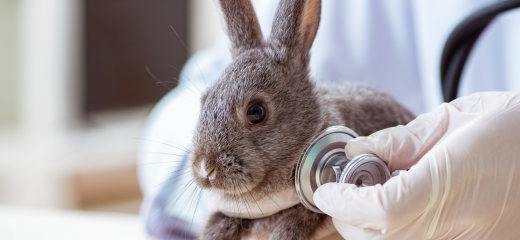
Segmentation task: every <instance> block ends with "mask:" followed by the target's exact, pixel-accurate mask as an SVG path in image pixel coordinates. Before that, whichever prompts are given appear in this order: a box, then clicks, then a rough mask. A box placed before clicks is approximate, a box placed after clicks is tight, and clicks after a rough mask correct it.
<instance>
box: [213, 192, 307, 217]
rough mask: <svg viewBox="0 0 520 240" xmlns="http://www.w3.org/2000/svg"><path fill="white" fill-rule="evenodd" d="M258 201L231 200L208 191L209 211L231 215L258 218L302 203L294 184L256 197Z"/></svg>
mask: <svg viewBox="0 0 520 240" xmlns="http://www.w3.org/2000/svg"><path fill="white" fill-rule="evenodd" d="M255 201H256V203H244V202H243V201H238V203H237V201H229V200H226V199H223V198H222V197H221V195H220V194H218V193H215V192H209V193H208V212H210V213H213V212H217V211H218V212H221V213H223V214H225V215H227V216H230V217H239V218H246V219H257V218H263V217H267V216H270V215H273V214H275V213H277V212H279V211H282V210H284V209H287V208H290V207H293V206H295V205H297V204H299V203H300V199H299V198H298V194H296V189H295V188H294V186H292V187H290V188H289V189H285V190H284V191H280V192H277V193H274V194H270V195H269V196H265V197H262V198H260V199H255Z"/></svg>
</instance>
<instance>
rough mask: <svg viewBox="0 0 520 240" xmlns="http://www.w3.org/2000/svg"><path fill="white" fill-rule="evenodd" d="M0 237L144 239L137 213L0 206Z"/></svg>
mask: <svg viewBox="0 0 520 240" xmlns="http://www.w3.org/2000/svg"><path fill="white" fill-rule="evenodd" d="M0 239H1V240H26V239H27V240H29V239H30V240H36V239H38V240H46V239H52V240H62V239H63V240H65V239H66V240H83V239H88V240H105V239H107V240H108V239H117V240H144V239H146V240H148V239H150V240H151V239H152V238H150V237H148V236H147V235H146V233H145V231H144V226H143V224H142V222H141V220H140V219H139V216H137V215H130V214H116V213H98V212H81V211H68V210H49V209H27V208H16V207H9V206H0Z"/></svg>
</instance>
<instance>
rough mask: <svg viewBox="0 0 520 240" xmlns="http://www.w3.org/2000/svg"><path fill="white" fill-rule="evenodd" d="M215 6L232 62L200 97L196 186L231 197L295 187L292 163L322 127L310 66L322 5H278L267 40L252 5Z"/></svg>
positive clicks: (223, 0) (224, 1) (304, 1)
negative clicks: (292, 185) (228, 41)
mask: <svg viewBox="0 0 520 240" xmlns="http://www.w3.org/2000/svg"><path fill="white" fill-rule="evenodd" d="M219 2H220V5H221V7H222V13H223V16H224V19H225V23H226V26H227V34H228V36H229V39H230V40H231V53H232V57H233V61H232V63H231V64H230V65H229V66H228V67H227V68H226V69H225V71H224V72H223V74H222V75H221V76H220V77H219V79H218V80H217V81H216V82H215V83H214V84H213V85H212V86H211V87H209V89H208V90H207V91H206V92H205V93H204V94H203V96H202V98H201V105H202V110H201V114H200V117H199V120H198V123H197V128H196V132H195V135H194V139H193V151H192V153H191V155H190V162H191V164H192V165H191V166H192V170H193V174H194V177H195V181H196V183H197V184H198V185H199V186H200V187H202V188H204V189H211V190H216V191H218V192H221V193H224V194H229V195H235V194H239V193H244V192H247V191H249V192H253V193H254V192H255V191H259V190H258V189H260V190H261V191H262V192H264V193H267V192H271V191H276V190H279V189H280V188H283V186H289V185H290V184H294V182H293V180H292V175H293V169H294V166H295V165H296V163H297V161H298V157H299V156H300V154H301V152H302V151H303V149H304V148H305V143H307V142H308V141H309V140H310V139H311V138H312V137H313V136H314V135H315V134H316V133H317V132H318V131H319V130H320V129H317V128H318V127H319V126H320V124H321V123H322V121H323V120H322V119H321V117H320V116H321V114H319V113H320V109H321V108H320V105H319V99H318V97H317V93H316V90H315V84H314V82H313V81H311V79H310V78H309V66H308V65H309V58H310V55H309V50H310V48H311V46H312V42H313V41H314V38H315V36H316V33H317V30H318V25H319V21H320V12H321V1H320V0H281V1H280V4H279V6H278V9H277V12H276V15H275V19H274V23H273V26H272V32H271V36H270V37H269V38H268V39H267V40H265V39H264V38H263V36H262V33H261V31H260V26H259V23H258V20H257V17H256V15H255V11H254V9H253V6H252V4H251V2H250V0H220V1H219ZM321 125H322V124H321Z"/></svg>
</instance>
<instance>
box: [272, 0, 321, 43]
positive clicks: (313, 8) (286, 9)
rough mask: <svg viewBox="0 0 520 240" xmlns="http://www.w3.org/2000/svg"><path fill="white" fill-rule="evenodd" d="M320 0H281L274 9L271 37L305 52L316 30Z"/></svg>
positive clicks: (318, 20)
mask: <svg viewBox="0 0 520 240" xmlns="http://www.w3.org/2000/svg"><path fill="white" fill-rule="evenodd" d="M320 16H321V0H281V1H280V4H279V5H278V9H277V10H276V15H275V19H274V24H273V28H272V31H271V39H272V40H274V41H278V42H280V43H281V44H282V45H284V46H285V47H288V48H290V49H292V48H300V49H301V50H302V51H304V52H305V53H308V51H309V50H310V49H311V47H312V42H314V38H315V37H316V33H317V32H318V26H319V25H320Z"/></svg>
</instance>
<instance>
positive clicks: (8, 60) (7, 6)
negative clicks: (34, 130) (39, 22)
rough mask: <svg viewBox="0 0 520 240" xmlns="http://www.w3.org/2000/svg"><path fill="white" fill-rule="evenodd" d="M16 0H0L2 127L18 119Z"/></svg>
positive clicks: (0, 101)
mask: <svg viewBox="0 0 520 240" xmlns="http://www.w3.org/2000/svg"><path fill="white" fill-rule="evenodd" d="M17 3H18V1H16V0H0V129H1V128H4V127H5V126H6V125H7V126H9V125H13V124H14V122H15V121H16V115H17V112H16V104H17V103H16V98H17V96H16V93H17V84H16V83H17V82H16V77H17V76H16V64H15V63H16V47H17V45H16V36H17V32H16V25H17V24H16V12H17V11H16V10H17V9H16V8H17Z"/></svg>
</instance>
